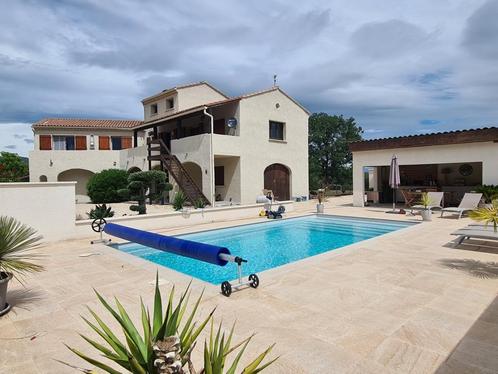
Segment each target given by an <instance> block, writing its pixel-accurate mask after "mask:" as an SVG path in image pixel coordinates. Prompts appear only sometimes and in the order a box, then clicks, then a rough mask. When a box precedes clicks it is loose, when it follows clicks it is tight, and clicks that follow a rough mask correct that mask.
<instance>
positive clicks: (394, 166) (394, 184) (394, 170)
mask: <svg viewBox="0 0 498 374" xmlns="http://www.w3.org/2000/svg"><path fill="white" fill-rule="evenodd" d="M399 185H400V179H399V165H398V158H397V157H396V155H393V158H392V159H391V166H390V168H389V186H391V188H392V189H393V213H394V212H395V211H396V189H397V188H398V187H399Z"/></svg>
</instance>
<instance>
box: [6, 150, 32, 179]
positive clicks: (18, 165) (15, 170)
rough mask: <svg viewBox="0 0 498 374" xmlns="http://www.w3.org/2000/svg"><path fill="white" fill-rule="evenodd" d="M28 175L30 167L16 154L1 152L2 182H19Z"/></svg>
mask: <svg viewBox="0 0 498 374" xmlns="http://www.w3.org/2000/svg"><path fill="white" fill-rule="evenodd" d="M26 175H28V165H27V164H26V162H24V161H23V160H22V158H21V157H19V155H18V154H16V153H10V152H0V182H19V181H20V180H21V179H22V177H25V176H26Z"/></svg>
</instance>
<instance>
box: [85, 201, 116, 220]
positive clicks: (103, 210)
mask: <svg viewBox="0 0 498 374" xmlns="http://www.w3.org/2000/svg"><path fill="white" fill-rule="evenodd" d="M87 216H88V218H90V219H99V218H108V217H114V211H113V210H112V208H111V207H110V206H109V207H108V206H107V205H106V204H105V203H104V204H101V205H98V204H97V205H95V208H94V209H90V212H88V213H87Z"/></svg>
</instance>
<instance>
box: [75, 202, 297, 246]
mask: <svg viewBox="0 0 498 374" xmlns="http://www.w3.org/2000/svg"><path fill="white" fill-rule="evenodd" d="M279 205H283V206H285V209H286V211H287V212H292V211H293V210H294V203H293V202H292V201H283V202H279V203H276V204H274V207H275V209H277V207H278V206H279ZM263 207H264V204H251V205H233V206H227V207H216V208H206V209H188V213H186V212H181V211H179V212H168V213H158V214H145V215H136V216H126V217H112V218H106V221H107V222H113V223H117V224H120V225H124V226H129V227H133V228H137V229H141V230H161V229H168V228H175V227H182V226H190V225H196V224H202V223H211V222H217V221H218V222H219V221H227V220H236V219H243V218H255V217H257V216H258V214H259V212H260V211H261V210H262V209H263ZM91 223H92V220H81V221H76V232H75V237H78V238H85V237H96V236H97V234H96V233H94V232H93V231H92V229H91V227H90V224H91Z"/></svg>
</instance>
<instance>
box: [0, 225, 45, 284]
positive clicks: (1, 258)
mask: <svg viewBox="0 0 498 374" xmlns="http://www.w3.org/2000/svg"><path fill="white" fill-rule="evenodd" d="M41 239H42V237H41V235H37V232H36V230H35V229H33V228H32V227H29V226H27V225H24V224H22V223H21V222H19V221H17V220H16V219H15V218H13V217H6V216H0V279H2V278H5V277H6V276H7V274H9V273H10V274H12V275H13V276H14V277H15V278H16V279H17V280H19V281H21V282H22V278H23V276H24V275H26V274H27V273H31V272H37V271H41V270H43V266H41V265H38V264H35V263H33V262H31V260H35V259H37V258H39V257H40V255H38V254H34V253H31V251H32V250H33V249H35V248H36V247H38V246H39V244H40V241H41Z"/></svg>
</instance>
